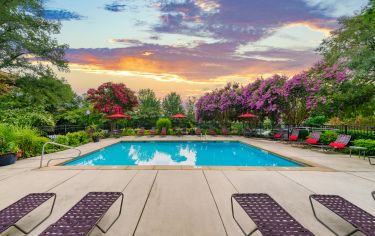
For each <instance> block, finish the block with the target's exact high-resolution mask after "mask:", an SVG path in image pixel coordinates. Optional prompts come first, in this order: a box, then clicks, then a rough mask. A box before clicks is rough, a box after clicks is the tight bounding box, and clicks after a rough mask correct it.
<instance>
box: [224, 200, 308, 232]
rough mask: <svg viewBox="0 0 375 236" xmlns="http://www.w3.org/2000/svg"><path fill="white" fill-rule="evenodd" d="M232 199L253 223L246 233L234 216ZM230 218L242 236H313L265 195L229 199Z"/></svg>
mask: <svg viewBox="0 0 375 236" xmlns="http://www.w3.org/2000/svg"><path fill="white" fill-rule="evenodd" d="M233 199H234V200H236V201H237V203H238V204H239V205H240V206H241V207H242V209H243V210H244V211H245V212H246V214H247V215H248V216H249V217H250V218H251V220H252V221H253V222H254V223H255V225H256V228H255V229H253V230H252V231H251V232H250V233H246V232H245V230H244V229H243V228H242V227H241V225H240V224H239V223H238V221H237V220H236V218H235V216H234V210H233ZM231 206H232V216H233V219H234V220H235V222H236V223H237V225H238V226H239V227H240V229H241V231H242V233H243V234H244V235H251V234H253V233H255V232H256V231H259V232H261V233H262V235H263V236H276V235H285V236H286V235H290V236H292V235H299V236H304V235H308V236H310V235H314V234H313V233H311V232H310V231H309V230H307V229H306V228H304V227H303V226H302V225H301V224H300V223H299V222H298V221H297V220H295V219H294V218H293V217H292V216H291V215H290V214H289V213H288V212H287V211H286V210H284V208H282V207H281V206H280V205H279V204H278V203H277V202H276V201H275V200H273V198H271V197H270V196H269V195H268V194H265V193H236V194H233V195H232V197H231Z"/></svg>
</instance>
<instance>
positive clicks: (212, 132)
mask: <svg viewBox="0 0 375 236" xmlns="http://www.w3.org/2000/svg"><path fill="white" fill-rule="evenodd" d="M208 134H209V135H216V131H215V130H214V129H209V130H208Z"/></svg>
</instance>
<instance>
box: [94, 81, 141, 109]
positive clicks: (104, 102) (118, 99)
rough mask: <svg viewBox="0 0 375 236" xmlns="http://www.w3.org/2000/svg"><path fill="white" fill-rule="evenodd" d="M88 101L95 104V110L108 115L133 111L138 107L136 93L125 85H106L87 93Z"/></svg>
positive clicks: (109, 83)
mask: <svg viewBox="0 0 375 236" xmlns="http://www.w3.org/2000/svg"><path fill="white" fill-rule="evenodd" d="M87 100H88V101H90V102H92V103H93V104H94V109H95V110H97V111H99V112H102V113H107V114H113V113H116V112H120V113H122V112H124V111H126V110H132V109H133V108H134V107H135V106H137V105H138V101H137V97H136V96H135V94H134V92H133V91H132V90H130V89H129V88H127V87H126V86H125V84H123V83H119V84H115V83H111V82H108V83H104V84H102V85H100V86H99V87H98V89H89V90H88V91H87Z"/></svg>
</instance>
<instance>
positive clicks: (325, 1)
mask: <svg viewBox="0 0 375 236" xmlns="http://www.w3.org/2000/svg"><path fill="white" fill-rule="evenodd" d="M303 1H304V2H306V4H307V5H309V6H311V7H317V8H319V9H320V10H321V11H322V12H323V14H325V15H326V16H330V17H340V16H351V15H353V14H354V13H355V12H356V11H359V10H361V9H362V8H363V7H364V6H366V4H367V3H368V0H303Z"/></svg>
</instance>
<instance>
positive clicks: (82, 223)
mask: <svg viewBox="0 0 375 236" xmlns="http://www.w3.org/2000/svg"><path fill="white" fill-rule="evenodd" d="M119 198H121V205H120V210H119V213H118V215H117V217H116V218H115V220H114V221H113V222H112V223H111V224H110V225H109V226H108V228H107V229H103V228H102V227H100V226H99V222H100V221H101V219H102V218H103V217H104V215H105V213H106V212H107V211H108V210H109V209H110V208H111V206H112V205H113V204H114V203H115V202H116V201H117V200H118V199H119ZM123 201H124V194H123V193H121V192H90V193H88V194H87V195H86V196H84V197H83V198H82V199H81V200H80V201H79V202H78V203H77V204H76V205H75V206H73V207H72V208H71V209H70V210H69V211H68V212H67V213H66V214H65V215H63V216H62V217H61V218H60V219H59V220H58V221H56V222H55V223H54V224H52V225H50V226H49V227H48V228H47V229H46V230H44V231H43V232H42V233H41V234H40V235H42V236H58V235H62V236H66V235H89V234H90V232H91V231H92V230H93V229H94V228H95V227H97V228H98V229H99V230H100V231H101V232H103V233H106V232H108V230H109V229H110V228H111V227H112V226H113V224H114V223H115V222H116V221H117V220H118V218H119V217H120V215H121V209H122V203H123Z"/></svg>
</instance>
